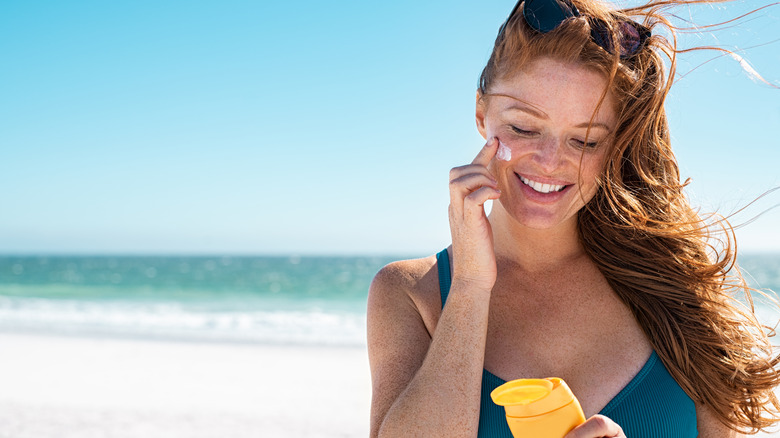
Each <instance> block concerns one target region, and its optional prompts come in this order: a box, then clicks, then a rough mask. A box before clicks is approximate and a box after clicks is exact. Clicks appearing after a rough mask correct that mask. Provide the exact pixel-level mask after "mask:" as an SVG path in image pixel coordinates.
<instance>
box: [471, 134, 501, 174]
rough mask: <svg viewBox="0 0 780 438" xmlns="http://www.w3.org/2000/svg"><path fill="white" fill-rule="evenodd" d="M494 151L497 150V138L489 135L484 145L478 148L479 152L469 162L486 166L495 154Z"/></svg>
mask: <svg viewBox="0 0 780 438" xmlns="http://www.w3.org/2000/svg"><path fill="white" fill-rule="evenodd" d="M496 151H498V138H496V137H491V138H490V140H488V142H487V143H485V146H484V147H482V149H480V150H479V153H477V156H476V157H474V161H472V162H471V164H477V165H480V166H485V167H487V165H488V164H489V163H490V160H492V159H493V157H495V156H496Z"/></svg>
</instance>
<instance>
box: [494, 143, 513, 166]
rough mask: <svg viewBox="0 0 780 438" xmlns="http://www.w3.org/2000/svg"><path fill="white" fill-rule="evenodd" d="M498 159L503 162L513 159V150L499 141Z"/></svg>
mask: <svg viewBox="0 0 780 438" xmlns="http://www.w3.org/2000/svg"><path fill="white" fill-rule="evenodd" d="M496 158H498V159H499V160H501V161H509V160H511V159H512V150H511V149H509V148H508V147H507V146H506V145H505V144H504V143H502V142H501V140H499V141H498V150H497V151H496Z"/></svg>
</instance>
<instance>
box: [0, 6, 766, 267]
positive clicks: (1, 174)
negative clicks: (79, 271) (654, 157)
mask: <svg viewBox="0 0 780 438" xmlns="http://www.w3.org/2000/svg"><path fill="white" fill-rule="evenodd" d="M758 3H760V2H756V1H754V0H750V1H742V2H736V3H734V4H731V5H727V6H718V7H704V8H697V9H694V10H693V12H692V13H691V12H686V11H681V13H682V14H683V15H685V14H688V15H687V16H690V15H691V14H694V15H693V16H694V18H695V19H696V20H697V21H698V22H701V23H708V22H712V21H718V20H724V19H727V18H730V17H734V16H736V15H739V14H740V13H742V12H744V11H746V10H748V9H749V8H751V7H756V6H757V4H758ZM513 5H514V0H492V1H485V0H480V1H435V0H431V1H417V0H415V1H411V0H402V1H394V2H373V1H364V0H360V1H336V2H319V1H317V2H314V1H298V2H268V1H236V0H223V1H211V2H206V1H196V0H187V1H160V0H153V1H152V0H134V1H111V2H106V1H102V0H101V1H97V0H95V1H82V0H72V1H36V0H30V1H6V2H2V3H1V4H0V151H2V155H1V156H2V159H0V187H2V193H0V252H2V253H20V252H21V253H124V252H129V253H298V254H309V253H318V254H333V253H391V254H426V253H431V252H433V251H436V250H438V249H439V248H441V247H443V246H444V245H446V244H447V243H448V242H449V230H448V228H447V204H448V199H447V173H448V170H449V169H450V168H451V167H453V166H456V165H460V164H463V163H466V162H468V161H470V160H471V158H472V156H473V155H474V153H475V151H476V150H477V149H478V148H479V147H480V146H481V144H482V143H481V138H480V137H479V135H478V134H477V132H476V129H475V127H474V121H473V111H474V93H475V90H476V84H477V78H478V76H479V73H480V71H481V69H482V67H483V65H484V63H485V61H486V60H487V58H488V56H489V53H490V49H491V46H492V42H493V39H494V38H495V32H496V30H497V28H498V26H499V25H500V24H501V22H502V21H503V20H504V18H505V17H506V15H507V14H508V13H509V11H510V10H511V8H512V6H513ZM778 24H780V7H774V8H770V9H768V10H766V11H764V12H762V13H760V15H759V16H758V17H757V18H755V19H752V20H748V21H744V22H743V24H742V25H741V26H739V27H736V28H729V29H727V30H725V31H723V32H720V33H718V34H717V35H716V37H715V38H716V40H714V39H713V38H711V37H708V36H691V37H687V38H685V39H684V40H683V41H682V44H684V45H697V44H712V43H714V42H715V43H720V44H722V45H723V46H725V47H729V48H735V47H739V48H744V47H748V46H752V45H756V44H762V43H770V42H772V41H773V40H776V39H778V38H780V26H778ZM713 56H715V54H714V53H708V54H696V55H689V56H686V57H684V58H683V59H682V60H681V62H680V71H681V73H685V72H689V71H691V70H692V69H693V68H694V67H696V66H697V65H700V64H701V63H702V62H704V61H706V60H707V59H709V58H711V57H713ZM746 56H747V58H748V59H749V60H750V62H751V63H752V64H753V65H754V66H755V67H756V68H757V69H758V70H759V71H760V72H761V73H762V74H764V75H765V76H766V77H767V78H768V79H769V80H771V81H773V82H775V83H780V42H776V43H774V44H769V45H766V46H763V47H760V48H756V49H753V50H750V51H748V52H747V53H746ZM668 113H669V116H670V118H671V124H672V129H673V135H674V147H675V149H676V152H677V155H678V158H679V159H680V162H681V168H682V172H683V175H684V176H686V177H688V176H689V177H691V178H693V183H692V184H691V186H690V193H691V197H692V198H693V199H694V202H695V203H697V204H698V205H702V206H703V208H704V210H705V211H707V210H712V209H718V210H719V211H721V212H723V213H729V212H731V211H733V210H735V209H736V208H738V207H739V206H742V205H745V204H747V203H748V202H749V201H751V200H752V199H754V198H755V197H756V196H758V195H760V194H761V193H763V192H765V191H766V190H769V189H771V188H772V187H775V186H778V185H780V132H778V131H780V90H776V89H771V88H769V87H767V86H765V85H759V84H756V83H755V82H753V81H751V80H750V79H749V78H748V77H747V76H746V75H745V74H743V73H742V71H741V69H740V67H739V65H738V64H737V63H736V62H734V61H733V60H731V59H728V58H720V59H718V60H716V61H713V62H710V63H708V64H706V65H703V66H702V67H700V68H699V69H697V70H695V71H693V72H691V73H690V74H688V75H687V76H686V77H685V78H684V79H683V80H681V81H680V82H679V83H678V85H676V88H674V89H673V93H672V95H671V96H670V100H669V102H668ZM778 203H780V192H776V193H774V194H773V195H770V196H768V197H767V198H765V199H763V200H761V201H759V202H758V203H757V204H756V205H754V206H753V207H751V208H750V209H748V210H747V211H746V212H744V213H743V214H741V215H740V216H738V218H737V220H736V222H744V221H746V220H748V219H750V218H751V217H753V216H755V215H756V214H758V213H760V212H761V211H763V210H765V209H767V208H769V207H771V206H772V205H774V204H778ZM739 237H740V239H741V240H740V247H741V249H742V250H745V251H766V250H774V251H780V209H775V210H772V211H770V212H769V213H767V214H765V215H764V216H762V217H760V218H759V219H758V220H756V221H755V222H754V223H752V224H751V225H749V226H747V227H745V228H743V229H741V230H740V231H739Z"/></svg>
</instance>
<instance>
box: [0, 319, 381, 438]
mask: <svg viewBox="0 0 780 438" xmlns="http://www.w3.org/2000/svg"><path fill="white" fill-rule="evenodd" d="M370 393H371V390H370V376H369V370H368V360H367V357H366V352H365V349H364V348H346V347H344V348H339V347H334V348H328V347H306V346H269V345H252V344H216V343H186V342H169V341H156V340H155V341H153V340H132V339H112V338H79V337H66V336H53V335H33V334H14V333H0V437H3V438H5V437H8V438H11V437H13V438H32V437H36V438H37V437H47V438H48V437H63V438H64V437H80V438H83V437H120V438H124V437H152V436H159V437H222V436H230V437H250V436H251V437H292V436H295V437H366V436H368V413H369V403H370V396H371V394H370Z"/></svg>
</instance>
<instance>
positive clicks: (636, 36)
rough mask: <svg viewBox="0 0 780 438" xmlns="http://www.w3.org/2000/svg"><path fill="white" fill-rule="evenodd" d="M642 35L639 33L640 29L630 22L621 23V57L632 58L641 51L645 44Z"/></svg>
mask: <svg viewBox="0 0 780 438" xmlns="http://www.w3.org/2000/svg"><path fill="white" fill-rule="evenodd" d="M643 42H644V41H643V39H642V35H641V34H640V32H639V29H637V28H636V27H634V26H633V25H632V24H631V23H628V22H625V21H624V22H621V23H620V51H621V53H620V55H621V56H631V55H633V54H634V53H636V52H637V51H639V48H640V47H641V46H642V43H643Z"/></svg>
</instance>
